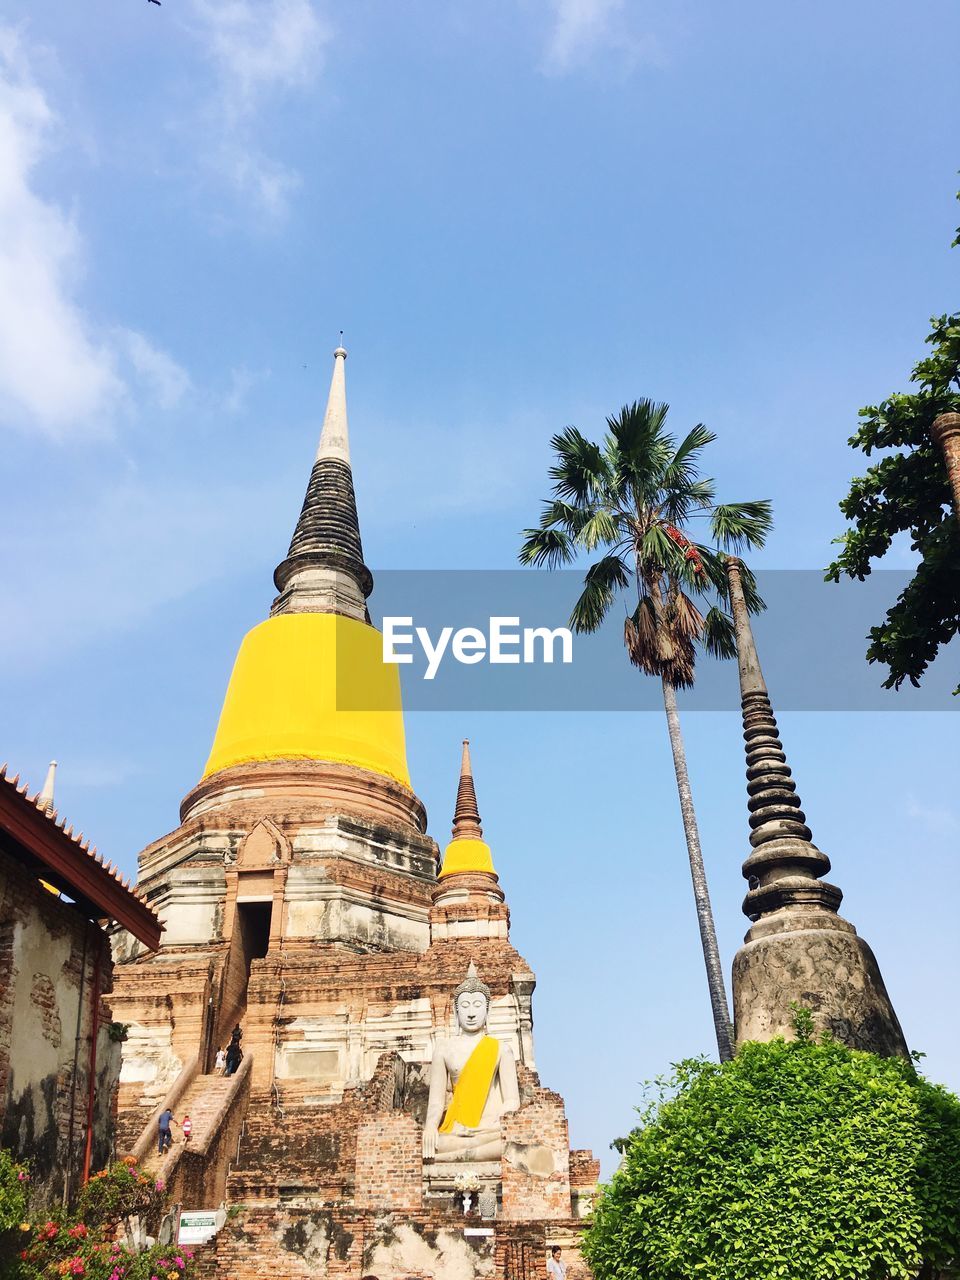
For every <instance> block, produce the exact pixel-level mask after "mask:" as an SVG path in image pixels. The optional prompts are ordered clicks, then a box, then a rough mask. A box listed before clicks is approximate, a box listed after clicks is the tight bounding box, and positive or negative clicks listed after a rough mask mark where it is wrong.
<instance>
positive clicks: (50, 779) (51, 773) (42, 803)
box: [36, 760, 57, 813]
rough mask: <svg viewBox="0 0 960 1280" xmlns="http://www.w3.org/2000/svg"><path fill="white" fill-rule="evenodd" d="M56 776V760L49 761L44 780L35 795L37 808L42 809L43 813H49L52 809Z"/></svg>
mask: <svg viewBox="0 0 960 1280" xmlns="http://www.w3.org/2000/svg"><path fill="white" fill-rule="evenodd" d="M56 776H57V762H56V760H51V761H50V767H49V768H48V769H47V777H46V781H45V782H44V784H43V787H42V788H41V791H40V794H39V795H38V796H37V801H36V804H37V808H38V809H42V810H43V811H44V813H50V812H51V810H52V809H53V784H54V782H55V780H56Z"/></svg>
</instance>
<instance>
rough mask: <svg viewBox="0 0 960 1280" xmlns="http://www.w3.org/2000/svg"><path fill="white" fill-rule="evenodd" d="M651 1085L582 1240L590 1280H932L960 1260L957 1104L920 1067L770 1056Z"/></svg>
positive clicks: (809, 1050) (749, 1052)
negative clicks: (655, 1091) (653, 1092)
mask: <svg viewBox="0 0 960 1280" xmlns="http://www.w3.org/2000/svg"><path fill="white" fill-rule="evenodd" d="M657 1083H658V1085H659V1093H658V1095H657V1096H656V1097H654V1099H653V1100H652V1101H651V1102H650V1104H649V1106H648V1107H647V1109H646V1110H645V1111H644V1112H643V1113H642V1117H641V1124H640V1126H639V1128H637V1129H636V1130H634V1132H633V1133H632V1134H631V1135H630V1137H629V1139H627V1140H626V1142H625V1144H624V1159H623V1163H622V1164H621V1166H620V1169H619V1170H618V1171H617V1173H616V1174H614V1177H613V1179H612V1181H611V1182H610V1183H609V1184H608V1185H607V1186H606V1187H604V1188H603V1189H602V1191H601V1193H600V1196H599V1197H598V1200H597V1203H596V1207H595V1212H594V1217H593V1221H592V1223H591V1224H590V1226H589V1227H588V1229H587V1232H586V1236H585V1239H584V1252H585V1255H586V1257H587V1260H588V1262H589V1263H590V1265H591V1267H592V1268H593V1271H594V1275H595V1276H596V1280H694V1278H697V1280H775V1278H781V1277H787V1278H788V1280H795V1277H799V1276H802V1277H804V1280H893V1278H894V1277H914V1276H917V1277H925V1278H926V1280H935V1278H936V1277H939V1276H942V1275H944V1274H945V1268H947V1267H949V1266H950V1265H951V1262H952V1260H955V1259H960V1099H958V1098H956V1097H955V1096H954V1095H953V1094H951V1093H948V1092H947V1091H946V1090H945V1089H943V1088H941V1087H940V1086H938V1085H933V1084H930V1083H929V1082H928V1081H926V1080H924V1079H923V1077H922V1076H920V1075H918V1074H917V1072H916V1069H915V1068H914V1066H913V1064H912V1063H910V1062H906V1061H904V1060H902V1059H900V1058H880V1057H877V1056H876V1055H874V1054H869V1053H861V1052H858V1051H857V1050H853V1049H848V1048H846V1047H845V1046H843V1045H840V1044H838V1043H835V1042H833V1041H831V1040H829V1039H824V1040H823V1041H821V1042H820V1043H815V1042H814V1041H813V1040H812V1039H810V1038H807V1039H798V1040H795V1041H791V1042H785V1041H783V1040H773V1041H771V1042H770V1043H768V1044H758V1043H750V1044H746V1045H744V1046H743V1047H742V1048H741V1050H740V1052H739V1053H738V1055H737V1057H736V1058H735V1059H734V1060H733V1061H732V1062H727V1063H724V1064H722V1065H717V1064H716V1063H710V1062H706V1061H703V1060H695V1061H687V1062H682V1063H680V1064H679V1065H677V1066H675V1067H674V1068H673V1073H672V1075H671V1076H670V1077H668V1078H666V1079H664V1080H661V1081H658V1082H657ZM671 1095H672V1096H671Z"/></svg>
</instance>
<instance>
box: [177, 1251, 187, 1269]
mask: <svg viewBox="0 0 960 1280" xmlns="http://www.w3.org/2000/svg"><path fill="white" fill-rule="evenodd" d="M174 1262H175V1263H176V1264H177V1266H178V1267H179V1268H180V1270H181V1271H182V1270H183V1268H184V1267H185V1266H186V1265H187V1264H186V1263H185V1262H184V1260H183V1259H182V1258H181V1257H180V1255H179V1253H178V1254H177V1256H176V1257H175V1258H174Z"/></svg>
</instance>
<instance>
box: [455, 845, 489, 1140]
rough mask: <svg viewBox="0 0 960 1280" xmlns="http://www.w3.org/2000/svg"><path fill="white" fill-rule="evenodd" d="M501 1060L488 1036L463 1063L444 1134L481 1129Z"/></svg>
mask: <svg viewBox="0 0 960 1280" xmlns="http://www.w3.org/2000/svg"><path fill="white" fill-rule="evenodd" d="M478 843H479V841H478ZM499 1060H500V1041H499V1040H494V1038H493V1036H484V1037H483V1039H482V1040H481V1041H480V1043H479V1044H478V1045H477V1047H476V1048H475V1049H474V1051H473V1053H471V1055H470V1057H469V1058H468V1059H467V1060H466V1062H465V1063H464V1064H463V1070H462V1071H461V1072H460V1078H459V1080H458V1081H457V1083H456V1085H455V1086H454V1089H453V1097H452V1098H451V1099H450V1105H449V1107H447V1114H446V1115H445V1116H444V1117H443V1124H442V1125H441V1126H440V1133H452V1132H453V1126H454V1125H455V1124H457V1123H459V1124H462V1125H463V1127H464V1128H465V1129H479V1128H480V1121H481V1120H482V1119H483V1108H484V1107H485V1106H486V1105H487V1097H488V1096H489V1093H490V1086H491V1085H492V1084H493V1075H494V1072H495V1071H496V1069H497V1063H498V1062H499Z"/></svg>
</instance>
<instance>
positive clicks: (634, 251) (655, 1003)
mask: <svg viewBox="0 0 960 1280" xmlns="http://www.w3.org/2000/svg"><path fill="white" fill-rule="evenodd" d="M958 37H960V17H958V12H957V9H956V6H955V5H954V4H953V3H950V2H949V0H917V3H915V4H914V5H911V6H909V7H907V6H903V5H900V4H895V3H893V2H892V0H883V2H881V3H870V4H867V3H865V0H850V2H849V3H847V4H845V5H842V6H837V5H835V4H829V5H828V4H826V3H822V2H820V0H813V3H810V4H807V5H803V6H793V7H792V8H790V7H787V8H785V7H783V6H770V5H767V4H761V3H759V2H757V3H752V2H742V3H737V4H734V5H727V6H716V5H709V4H707V3H705V2H704V0H678V2H677V3H674V4H671V5H669V6H664V5H653V4H651V3H645V2H644V0H634V2H633V3H629V4H628V3H625V2H623V3H618V2H617V0H488V3H486V4H483V5H480V4H476V3H462V4H458V5H441V4H437V3H427V2H426V0H408V3H406V4H403V5H388V4H385V3H382V2H381V3H373V2H369V0H357V2H356V3H353V4H351V5H349V6H347V5H342V6H335V5H333V4H332V3H329V0H163V3H162V5H155V4H150V3H147V0H84V3H82V4H81V3H74V4H69V5H61V4H52V3H43V2H41V3H33V4H29V5H26V4H22V5H18V4H16V3H11V0H7V3H6V4H5V5H4V6H3V7H2V8H0V469H2V490H0V492H2V499H0V539H2V547H3V557H2V563H0V618H2V624H0V658H2V664H0V729H2V733H0V756H3V757H6V758H7V759H8V760H9V761H10V763H11V766H12V768H13V771H14V772H16V771H18V770H19V771H20V772H21V773H22V775H23V776H24V777H26V778H28V779H29V780H30V781H31V783H32V784H33V785H35V786H37V787H39V785H40V784H41V782H42V781H43V775H44V771H45V767H46V763H47V761H48V760H49V759H50V758H51V757H56V758H57V759H58V760H59V761H60V762H61V767H60V773H59V779H58V796H57V799H58V807H59V808H60V811H61V812H62V813H65V814H66V815H67V816H68V818H69V820H70V821H72V822H73V823H74V824H75V825H76V826H77V827H79V828H80V829H82V830H83V831H84V832H86V833H87V834H88V835H89V836H90V837H91V838H92V839H93V840H94V841H95V843H96V844H97V845H98V847H99V848H100V849H101V850H102V851H103V852H104V854H105V855H106V856H107V857H109V858H111V859H113V860H114V861H116V862H117V863H118V864H119V865H120V866H121V867H122V868H123V869H125V870H126V871H128V872H131V873H132V872H133V871H134V869H135V866H136V854H137V851H138V850H139V849H140V848H142V847H143V846H144V845H145V844H147V843H148V842H149V841H151V840H153V839H154V838H156V837H157V836H159V835H160V834H162V833H163V832H165V831H168V830H170V829H172V828H173V827H174V826H175V825H176V823H177V812H178V805H179V802H180V799H181V797H182V796H183V795H184V794H185V792H186V791H187V790H189V788H190V787H191V786H192V785H193V784H194V782H195V781H196V780H197V779H198V777H199V774H200V771H201V769H202V766H203V762H204V760H205V758H206V755H207V752H208V750H209V747H210V743H211V740H212V735H213V730H214V726H215V724H216V719H217V715H218V712H219V706H220V701H221V699H222V696H223V691H224V689H225V686H226V680H227V677H228V674H229V670H230V666H231V663H232V661H233V657H234V655H235V652H236V649H237V646H238V644H239V642H240V640H241V638H242V636H243V634H244V632H245V631H246V630H247V629H248V628H249V627H250V626H252V625H254V624H255V623H256V622H257V621H259V620H260V619H261V618H263V617H264V616H265V614H266V611H267V609H268V608H269V604H270V600H271V598H272V594H273V592H272V584H271V573H272V569H273V567H274V565H275V564H276V563H277V562H278V561H279V560H280V559H282V557H283V555H284V553H285V551H286V546H287V542H288V540H289V536H290V533H291V532H292V528H293V524H294V522H295V519H296V515H297V512H298V510H299V506H300V502H301V500H302V496H303V491H304V487H305V484H306V480H307V476H308V473H309V467H310V464H311V461H312V457H313V450H314V448H315V441H316V437H317V433H318V430H319V424H320V420H321V418H322V412H323V404H324V400H325V396H326V389H327V384H328V381H329V374H330V367H331V351H332V349H333V347H334V346H335V345H336V344H337V340H338V333H339V331H340V330H341V329H343V330H344V331H345V345H346V346H347V348H348V349H349V352H350V356H349V360H348V369H347V380H348V397H349V406H350V419H351V435H352V444H353V454H354V473H355V481H356V487H357V494H358V503H359V507H360V518H361V523H362V529H363V537H364V549H365V552H366V559H367V562H368V564H369V565H370V566H371V568H372V569H373V571H374V573H375V574H376V572H377V571H378V570H381V571H383V570H392V569H448V570H451V569H452V570H457V569H467V568H469V569H511V568H513V567H514V566H515V564H516V551H517V547H518V543H519V531H520V530H521V529H522V528H523V527H525V526H526V525H529V524H531V523H533V522H534V520H535V518H536V516H537V513H538V509H539V501H540V499H541V498H542V497H543V496H545V494H546V492H547V489H548V480H547V467H548V465H549V461H550V458H549V439H550V436H551V434H552V433H553V432H554V431H556V430H558V429H560V428H561V427H563V426H564V425H566V424H568V423H576V424H577V425H578V426H579V427H580V428H581V429H582V430H584V431H585V432H586V433H587V434H592V435H594V436H596V435H599V433H600V432H601V431H602V429H603V424H604V419H605V416H606V415H607V414H609V413H612V412H615V411H616V410H617V409H618V408H619V406H620V405H621V404H623V403H624V402H626V401H628V400H633V399H635V398H637V397H639V396H651V397H654V398H656V399H663V400H667V401H668V402H669V403H670V405H671V414H670V421H671V423H672V424H673V425H674V427H675V429H676V430H677V431H684V430H686V429H687V428H688V427H689V426H691V425H693V423H695V422H697V421H703V422H705V423H707V425H708V426H709V427H711V428H712V429H713V430H714V431H715V432H716V433H717V435H718V441H717V443H716V444H714V445H713V446H712V447H711V451H710V454H709V455H708V458H707V462H708V469H709V470H710V471H711V473H712V474H713V475H715V477H716V480H717V486H718V491H719V492H720V494H721V496H728V497H730V498H738V499H739V498H759V497H766V498H770V499H771V500H772V502H773V505H774V512H775V520H776V527H775V530H774V533H773V535H772V536H771V538H770V540H769V543H768V546H767V548H766V549H765V551H764V552H763V553H761V555H760V556H759V558H758V560H757V563H758V565H759V566H760V567H761V568H768V569H807V570H818V569H821V568H822V567H823V566H824V565H825V564H826V563H827V562H828V561H829V560H830V559H831V556H832V548H831V540H832V539H834V538H835V537H836V536H837V535H838V534H839V533H840V532H841V531H842V528H843V522H842V518H841V517H840V514H839V512H838V509H837V503H838V501H839V499H840V498H841V497H842V496H843V494H844V492H845V490H846V487H847V485H848V483H849V480H850V477H851V476H852V475H854V474H858V473H860V472H861V471H862V470H863V465H864V459H863V458H862V456H861V455H858V454H855V453H854V452H853V451H852V450H851V449H850V448H849V447H848V445H847V443H846V442H847V437H848V436H849V435H850V434H851V433H852V432H853V430H854V429H855V426H856V417H857V411H858V409H859V408H860V407H861V406H862V405H864V404H868V403H875V402H877V401H878V400H879V399H881V398H883V397H884V396H886V395H888V394H890V393H891V392H892V391H894V390H897V389H901V388H903V387H904V386H905V384H906V380H907V377H908V375H909V371H910V368H911V367H912V365H913V363H914V362H915V361H916V359H918V358H919V357H920V355H921V354H922V353H923V337H924V336H925V334H926V332H927V328H926V326H927V320H928V317H929V316H930V315H931V314H933V313H940V312H943V311H946V310H955V309H956V307H957V285H958V271H960V252H957V251H954V252H953V254H951V252H950V250H949V244H950V241H951V239H952V237H953V231H954V228H955V227H956V225H957V223H958V221H960V217H958V207H957V205H956V203H955V201H954V198H953V197H954V193H955V190H956V187H957V177H956V171H957V169H958V167H960V148H958V145H957V119H956V102H955V95H954V88H953V86H954V83H955V71H956V65H955V50H956V47H957V40H958ZM909 563H910V557H909V549H908V548H904V547H898V548H896V550H895V552H894V553H893V554H892V557H891V564H892V566H893V567H896V568H900V569H903V568H906V567H907V566H908V565H909ZM375 603H376V596H374V604H375ZM781 608H782V610H783V613H782V615H781V616H780V617H779V618H778V619H776V620H775V625H772V629H771V630H770V631H769V632H768V634H769V636H770V643H771V645H776V644H778V642H777V640H776V636H777V635H778V634H779V635H780V636H781V637H783V636H785V635H787V634H789V633H790V631H791V619H790V618H789V617H788V616H785V615H786V614H787V612H788V609H789V602H786V603H784V604H783V605H782V606H781ZM778 628H779V630H778ZM762 640H763V633H762V632H761V631H760V630H759V629H758V643H761V645H762ZM864 648H865V644H864ZM774 656H775V655H773V654H771V658H773V657H774ZM794 658H795V661H796V663H797V664H798V665H800V666H803V665H804V664H806V666H807V667H815V666H816V664H817V663H824V662H825V661H826V660H827V659H829V654H827V655H826V659H825V656H824V654H823V652H821V651H815V650H814V647H813V646H811V648H810V650H809V652H808V651H807V650H806V649H805V648H804V647H803V646H795V649H794ZM951 659H952V661H953V665H954V669H955V665H956V664H955V658H953V657H952V655H950V657H948V658H947V659H944V660H943V661H950V660H951ZM873 674H874V675H875V677H876V683H877V685H879V682H880V679H881V678H882V673H879V672H876V671H874V673H873ZM638 678H639V677H638ZM949 678H950V679H951V680H952V679H953V675H952V673H950V677H949ZM728 679H729V680H730V681H731V682H732V684H731V689H732V690H734V691H735V674H734V672H733V671H732V670H731V671H730V672H729V673H728ZM771 693H772V696H773V699H774V704H775V705H776V702H777V690H776V688H772V689H771ZM912 705H913V704H910V703H909V702H908V701H906V700H904V699H901V700H900V701H899V702H898V695H897V694H894V693H890V694H888V695H886V701H885V702H882V701H881V702H880V706H881V707H882V708H883V709H880V710H874V711H870V712H859V713H853V712H849V711H818V712H816V713H814V712H804V711H802V710H799V709H797V708H796V707H795V706H791V708H790V709H789V710H788V711H787V712H786V713H785V714H783V715H781V717H780V719H781V728H782V730H783V736H784V741H785V745H786V749H787V753H788V758H789V759H790V762H791V764H792V766H793V769H794V774H795V776H796V778H797V782H798V787H799V791H800V795H801V796H802V798H803V801H804V807H805V810H806V812H807V815H808V820H809V822H810V825H811V826H812V828H813V831H814V837H815V839H816V840H817V843H818V845H819V846H820V847H821V848H822V849H824V851H825V852H827V853H828V854H829V855H830V857H831V858H832V860H833V863H834V869H833V873H832V876H831V878H832V879H833V880H834V881H835V882H836V883H838V884H839V885H840V886H841V887H842V888H843V890H844V892H845V901H844V907H843V911H844V913H845V914H846V915H847V916H848V918H850V919H851V920H852V921H853V922H854V924H855V925H856V926H857V928H858V930H859V931H860V932H861V933H862V934H863V936H864V937H865V938H866V939H867V940H868V941H869V942H870V944H871V945H872V946H873V948H874V950H875V951H876V953H877V956H878V959H879V962H880V965H881V968H882V970H883V972H884V975H885V978H886V981H887V984H888V987H889V990H890V993H891V996H892V999H893V1001H894V1004H895V1006H896V1008H897V1010H898V1013H899V1015H900V1018H901V1021H902V1023H903V1025H904V1028H905V1031H906V1035H907V1038H908V1041H909V1042H910V1044H911V1046H912V1047H914V1048H917V1049H919V1050H921V1051H924V1052H926V1054H927V1058H926V1059H925V1067H926V1070H927V1071H928V1073H929V1074H930V1075H931V1076H932V1077H933V1078H935V1079H938V1080H942V1081H944V1082H946V1083H948V1084H950V1085H951V1086H952V1087H954V1088H960V1067H958V1066H957V1063H958V1062H960V1034H958V1031H957V1025H956V1019H955V1018H954V1017H953V1016H952V1009H953V1005H954V1003H955V1001H954V999H953V995H954V987H955V982H956V972H957V962H958V959H960V954H958V952H960V944H958V942H957V935H956V929H955V921H954V916H953V903H954V901H955V899H956V894H957V890H958V889H960V883H958V880H960V877H958V870H957V867H958V862H957V857H956V850H957V845H958V842H960V803H958V800H957V788H956V761H957V720H956V718H955V717H954V716H952V715H950V714H949V707H950V705H951V704H950V699H949V697H945V698H944V699H943V700H942V706H943V707H944V708H945V709H944V710H942V711H924V712H920V711H916V710H912V709H911V710H904V709H903V708H904V707H905V706H912ZM684 728H685V733H686V738H687V748H688V753H689V757H690V771H691V777H692V780H693V787H694V794H695V800H696V803H697V807H698V813H699V818H700V823H701V829H702V838H703V845H704V853H705V858H706V862H707V869H708V874H709V877H710V886H711V892H712V896H713V902H714V908H715V912H716V917H717V928H718V933H719V936H720V942H721V947H722V950H723V956H724V964H725V968H726V970H727V972H728V974H729V966H730V963H731V961H732V958H733V955H734V953H735V951H736V948H737V946H738V945H739V943H740V940H741V937H742V934H743V931H744V929H745V927H746V924H747V922H746V920H745V919H744V917H743V916H742V915H741V913H740V901H741V898H742V893H743V888H744V883H743V880H742V878H741V875H740V863H741V861H742V860H743V858H744V857H745V855H746V853H747V851H748V844H747V825H746V808H745V792H744V783H743V757H742V744H741V738H740V728H739V721H738V717H737V716H736V715H735V714H734V713H733V712H713V713H707V712H699V711H689V712H688V714H687V715H686V716H685V719H684ZM465 735H466V736H469V737H470V738H471V741H472V743H473V755H474V764H475V770H476V775H477V788H478V792H479V798H480V805H481V811H482V814H483V817H484V824H485V830H486V833H487V836H488V838H489V840H490V842H491V845H492V847H493V850H494V856H495V859H496V863H497V866H498V870H499V871H500V875H501V880H502V883H503V885H504V888H505V889H506V892H507V895H508V901H509V902H510V905H511V909H512V913H513V926H512V936H513V940H514V942H515V944H516V946H517V947H518V949H519V950H520V951H521V953H522V954H523V955H524V956H525V957H526V958H527V959H528V960H529V962H530V963H531V965H532V966H533V968H534V970H535V971H536V973H537V974H538V979H539V985H538V989H537V994H536V997H535V1017H536V1032H535V1033H536V1041H537V1054H538V1066H539V1069H540V1072H541V1076H542V1078H543V1080H544V1083H546V1084H547V1085H548V1086H550V1087H551V1088H555V1089H558V1090H560V1091H561V1092H562V1093H563V1094H564V1095H565V1097H566V1099H567V1105H568V1111H569V1115H570V1122H571V1138H572V1141H573V1142H574V1144H575V1145H577V1146H592V1147H593V1148H594V1149H595V1150H596V1151H597V1152H598V1154H601V1155H602V1156H603V1158H604V1161H605V1167H606V1168H607V1169H609V1168H610V1167H611V1164H610V1162H611V1156H610V1153H609V1150H608V1144H609V1143H610V1141H611V1140H612V1139H613V1138H615V1137H617V1136H618V1135H619V1134H622V1133H623V1132H625V1131H626V1130H627V1129H628V1128H629V1127H630V1125H631V1123H632V1119H633V1112H632V1108H633V1107H634V1106H635V1105H637V1104H639V1103H640V1102H641V1101H642V1093H643V1088H642V1082H643V1081H645V1080H648V1079H650V1078H651V1077H653V1076H656V1075H658V1074H659V1073H661V1072H663V1071H664V1070H666V1069H667V1068H668V1066H669V1064H670V1063H671V1062H672V1061H676V1060H678V1059H680V1058H683V1057H686V1056H689V1055H692V1054H697V1053H710V1052H711V1051H712V1049H713V1047H714V1046H713V1043H712V1027H711V1021H710V1010H709V1004H708V1001H707V996H706V987H705V980H704V976H703V965H702V959H701V956H700V953H699V949H698V937H697V930H696V922H695V918H694V914H693V903H692V896H691V893H690V886H689V875H688V872H687V868H686V860H685V851H684V847H683V841H682V831H681V827H680V820H679V810H678V804H677V799H676V792H675V787H674V782H673V778H672V769H671V764H670V757H669V751H668V745H667V740H666V730H665V726H664V723H663V719H662V716H660V715H658V714H656V712H654V711H642V712H641V711H636V710H627V709H624V710H623V711H621V712H616V711H608V712H603V713H601V712H590V711H581V712H576V713H573V712H563V711H554V712H549V711H540V712H532V711H528V712H520V711H513V712H511V711H509V710H500V711H496V712H480V711H475V710H470V711H459V712H457V711H446V712H440V711H433V712H431V711H417V712H411V713H409V714H408V716H407V739H408V754H409V758H410V766H411V773H412V777H413V783H414V786H415V788H416V790H417V791H418V794H419V795H420V796H421V797H422V798H423V800H424V801H425V803H426V805H427V809H428V812H429V814H430V830H431V832H432V834H433V835H434V836H435V837H436V838H437V839H438V840H440V841H441V843H442V842H443V841H444V840H445V837H446V831H447V827H448V823H449V820H450V815H451V813H452V808H453V800H454V793H455V785H456V771H457V760H458V744H459V741H460V739H461V738H462V737H463V736H465Z"/></svg>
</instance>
